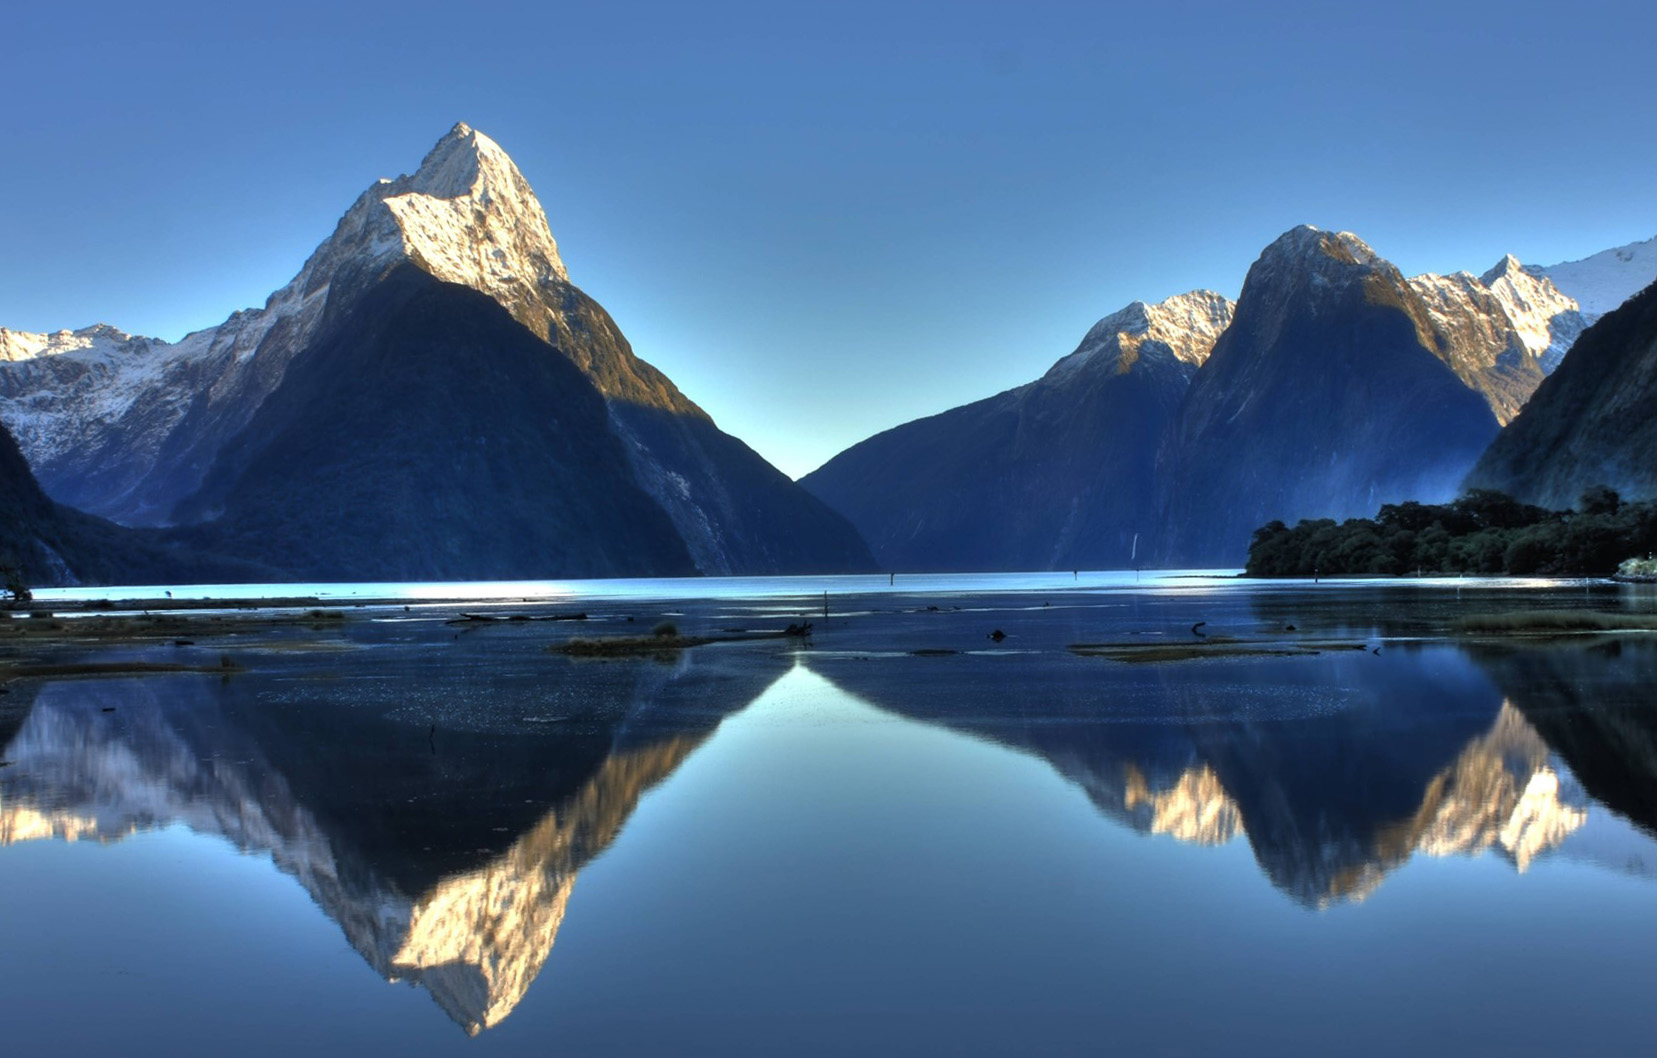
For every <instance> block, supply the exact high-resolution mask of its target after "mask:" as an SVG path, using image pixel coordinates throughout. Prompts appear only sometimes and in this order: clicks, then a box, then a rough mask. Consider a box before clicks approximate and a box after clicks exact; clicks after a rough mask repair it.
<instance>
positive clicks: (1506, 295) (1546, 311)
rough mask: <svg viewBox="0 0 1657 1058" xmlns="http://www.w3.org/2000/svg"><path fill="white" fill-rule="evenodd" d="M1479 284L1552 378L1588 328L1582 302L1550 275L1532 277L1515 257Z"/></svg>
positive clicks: (1499, 263) (1501, 264)
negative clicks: (1498, 306)
mask: <svg viewBox="0 0 1657 1058" xmlns="http://www.w3.org/2000/svg"><path fill="white" fill-rule="evenodd" d="M1479 282H1481V283H1483V284H1484V286H1485V288H1486V289H1488V290H1489V291H1490V293H1491V294H1493V295H1495V298H1496V300H1497V301H1498V302H1500V303H1501V306H1502V311H1503V312H1505V313H1507V318H1508V319H1509V320H1511V321H1513V327H1514V329H1515V330H1516V331H1517V332H1518V334H1519V340H1520V341H1522V342H1524V344H1525V348H1526V349H1527V350H1529V351H1530V354H1531V355H1532V356H1534V357H1536V358H1537V360H1539V361H1540V362H1541V364H1542V371H1543V373H1545V374H1550V375H1551V374H1552V373H1553V369H1554V368H1556V367H1558V366H1559V362H1560V361H1561V360H1563V359H1564V358H1565V354H1566V353H1568V352H1570V349H1571V346H1572V345H1574V344H1576V340H1577V337H1578V336H1579V335H1581V334H1582V332H1583V330H1584V329H1586V328H1587V326H1588V323H1587V321H1586V320H1585V319H1584V318H1583V312H1582V307H1581V305H1580V303H1579V302H1578V301H1577V300H1576V299H1575V298H1573V297H1571V296H1570V295H1569V294H1566V293H1565V292H1564V291H1562V290H1560V289H1559V287H1558V285H1557V284H1555V283H1554V281H1553V280H1551V279H1549V278H1548V277H1547V276H1545V275H1542V276H1539V275H1534V274H1532V273H1531V272H1530V271H1528V270H1527V269H1526V268H1525V267H1524V266H1523V265H1521V264H1520V263H1519V259H1518V258H1517V257H1514V256H1513V255H1512V254H1508V255H1507V256H1506V257H1503V258H1502V259H1501V260H1500V261H1499V262H1497V264H1496V266H1495V267H1494V268H1492V269H1490V271H1488V272H1486V273H1485V274H1484V275H1482V276H1480V277H1479Z"/></svg>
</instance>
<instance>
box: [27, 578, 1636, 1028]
mask: <svg viewBox="0 0 1657 1058" xmlns="http://www.w3.org/2000/svg"><path fill="white" fill-rule="evenodd" d="M1086 576H1088V575H1087V574H1083V575H1082V577H1086ZM1082 577H1077V578H1071V577H1070V576H1069V575H1068V574H1066V575H1061V576H1059V577H1052V576H1050V575H1049V576H1044V577H1042V578H1006V579H1001V580H999V581H996V582H994V583H991V584H988V586H986V584H985V583H984V582H982V578H979V579H975V580H973V581H972V582H970V583H964V584H963V583H955V584H950V585H946V586H945V587H944V588H942V589H940V590H937V591H923V590H922V588H926V587H933V586H931V585H923V586H917V585H915V584H910V585H909V586H908V588H907V589H906V588H905V586H904V584H903V581H904V579H905V578H903V577H901V576H900V577H899V578H898V584H897V585H896V586H895V587H894V586H892V585H889V584H886V583H885V578H881V583H880V584H872V583H871V584H866V585H864V587H868V588H871V589H878V590H870V591H868V592H865V593H861V594H860V593H859V592H857V591H854V590H846V591H837V592H835V593H834V597H833V598H834V601H835V605H834V606H833V612H832V615H831V618H830V619H829V621H827V622H826V623H824V622H822V621H821V615H820V610H819V611H817V621H818V626H817V630H816V635H815V636H814V637H813V643H812V645H811V646H810V647H809V648H807V649H801V648H798V647H796V646H794V645H792V644H790V643H788V642H786V641H780V640H777V641H766V642H761V643H718V644H714V645H711V646H707V647H702V648H698V649H696V650H693V651H688V652H684V653H683V654H681V655H679V656H677V657H662V658H643V659H629V660H623V661H614V662H581V661H575V660H572V659H569V658H565V657H562V656H559V655H552V654H548V653H546V652H545V649H544V648H545V647H546V645H547V644H548V643H550V642H553V641H555V640H558V639H561V638H564V637H567V636H569V635H572V634H576V633H580V634H589V635H590V634H606V633H615V632H631V631H634V630H636V629H639V628H641V627H643V628H648V627H650V626H651V624H652V623H653V622H655V621H658V620H661V619H663V618H664V616H665V617H668V618H669V619H672V620H674V621H675V622H676V623H677V624H678V625H679V627H680V629H681V630H682V631H686V632H715V631H718V630H720V629H725V628H734V627H745V628H750V629H754V628H762V627H770V626H771V625H774V624H777V623H779V622H781V621H782V620H783V619H784V618H787V619H789V620H795V619H798V618H797V617H796V615H800V616H804V615H805V614H807V613H809V612H812V608H813V607H820V598H816V597H814V596H816V595H817V594H818V593H820V592H821V591H822V590H826V589H822V588H821V587H819V586H818V585H817V583H816V582H811V583H806V582H803V581H802V582H788V583H786V584H784V585H782V586H775V587H774V590H773V589H768V590H749V591H747V593H746V594H743V593H741V592H738V591H737V590H735V589H732V590H729V591H726V590H725V589H724V588H720V589H718V590H714V591H708V590H706V588H705V584H706V582H702V584H703V585H704V587H703V588H701V589H695V590H692V589H687V590H685V591H682V592H674V591H667V590H662V589H660V588H658V589H657V590H656V591H655V592H653V593H652V592H648V591H643V590H642V589H640V590H635V589H632V588H628V589H625V590H624V589H617V588H605V587H592V586H589V588H588V589H587V590H586V593H585V594H582V595H579V596H578V597H579V598H581V599H582V600H584V601H585V602H587V603H589V604H599V603H602V604H605V605H601V606H596V608H594V609H593V612H592V613H591V614H590V619H589V620H588V621H587V622H584V623H582V625H581V626H580V627H575V625H574V623H565V622H525V623H516V622H499V623H486V624H481V625H480V624H476V623H474V624H470V625H455V624H449V623H447V621H448V619H450V618H452V617H454V616H455V612H454V611H453V610H452V609H450V610H445V609H443V608H442V607H439V606H436V605H433V606H426V607H422V606H419V605H412V608H411V609H410V610H408V611H403V610H402V609H401V607H382V608H380V609H377V610H375V611H372V612H370V613H368V614H363V615H359V616H358V617H357V618H356V619H353V620H350V621H346V622H336V623H335V625H336V626H330V627H323V628H319V629H315V630H313V629H286V630H277V631H271V632H266V633H260V634H253V635H248V636H243V637H233V638H230V639H220V640H209V639H206V638H203V639H201V640H200V645H199V646H197V645H192V646H185V647H174V646H171V645H170V644H167V645H158V646H135V645H129V646H118V647H110V646H102V647H92V646H88V647H85V648H82V649H80V650H79V651H77V652H74V656H75V657H77V658H85V659H107V658H112V657H133V656H140V657H163V658H169V659H175V660H176V659H178V658H181V657H182V658H193V657H196V656H198V655H199V656H200V657H203V658H207V659H214V658H217V657H218V655H219V654H220V653H229V654H231V655H232V656H233V657H234V658H235V659H236V660H237V661H239V662H240V663H241V664H242V665H243V666H244V667H245V670H246V671H243V672H239V673H237V674H235V675H233V676H231V677H228V678H221V677H218V676H211V675H201V674H179V675H151V676H144V677H130V678H107V679H78V680H67V679H57V680H43V679H29V680H16V681H13V682H12V683H11V684H9V686H8V690H9V693H8V694H6V695H5V696H3V697H0V747H3V748H0V760H3V761H5V762H6V766H4V767H0V938H3V943H0V1009H3V1010H4V1011H5V1012H6V1013H7V1015H8V1017H7V1019H6V1026H7V1028H6V1032H7V1036H6V1053H8V1054H115V1053H119V1054H157V1055H160V1054H168V1055H176V1054H222V1053H226V1052H230V1051H233V1052H235V1053H241V1054H251V1055H263V1054H271V1055H276V1054H282V1055H290V1054H294V1053H316V1054H360V1053H400V1054H408V1055H426V1054H434V1055H441V1054H473V1053H476V1054H484V1053H491V1054H493V1053H499V1054H537V1055H539V1054H549V1053H559V1054H571V1055H588V1054H618V1055H637V1054H756V1055H758V1054H767V1055H772V1054H816V1053H823V1054H849V1053H856V1054H866V1053H878V1054H887V1053H889V1054H909V1053H981V1054H998V1053H1009V1052H1019V1053H1054V1054H1096V1053H1101V1052H1119V1053H1127V1054H1170V1055H1179V1054H1190V1055H1211V1054H1299V1053H1307V1054H1311V1053H1327V1052H1339V1053H1344V1054H1398V1053H1404V1052H1408V1053H1425V1054H1440V1053H1443V1054H1458V1055H1465V1054H1561V1053H1567V1054H1608V1055H1621V1054H1644V1053H1650V1052H1651V1050H1652V1049H1653V1047H1654V1046H1657V1041H1654V1038H1653V1037H1654V1030H1657V1012H1654V1009H1653V1007H1652V1005H1651V1003H1650V996H1651V994H1652V990H1653V986H1654V985H1657V960H1654V959H1653V958H1652V951H1653V941H1654V940H1657V842H1654V840H1653V836H1652V835H1653V827H1654V826H1657V704H1654V703H1653V702H1652V700H1651V697H1652V696H1651V693H1650V689H1651V687H1652V686H1654V684H1657V640H1654V639H1652V638H1651V637H1645V636H1639V635H1631V636H1609V637H1591V638H1589V637H1571V638H1568V639H1561V640H1557V641H1552V642H1547V643H1531V644H1527V645H1522V646H1521V645H1516V644H1515V643H1514V642H1511V641H1508V642H1483V643H1480V642H1469V641H1460V640H1457V641H1450V640H1446V639H1445V638H1444V637H1442V636H1440V635H1437V634H1435V633H1437V632H1442V630H1443V628H1444V627H1445V625H1446V623H1447V622H1448V621H1450V620H1451V619H1453V618H1454V616H1455V615H1457V614H1459V613H1462V612H1467V611H1469V610H1484V611H1490V610H1504V609H1515V608H1534V607H1551V608H1561V607H1583V606H1592V607H1593V608H1596V609H1610V610H1614V609H1626V608H1638V609H1651V602H1652V599H1651V598H1650V597H1649V596H1648V595H1642V594H1637V593H1633V592H1626V591H1619V590H1617V589H1614V588H1610V587H1607V586H1603V585H1588V584H1573V585H1566V586H1563V587H1553V588H1549V589H1541V588H1538V587H1536V586H1535V585H1515V584H1495V583H1489V582H1478V583H1468V584H1463V585H1460V586H1455V585H1447V584H1446V583H1444V582H1439V583H1434V584H1430V585H1410V584H1402V585H1400V584H1397V583H1392V584H1389V585H1387V586H1379V585H1366V586H1340V585H1324V586H1319V587H1317V588H1315V589H1314V588H1310V587H1308V586H1306V585H1304V584H1301V585H1236V584H1233V583H1215V582H1206V581H1203V580H1200V579H1196V578H1179V580H1178V581H1177V582H1169V581H1164V580H1159V581H1157V582H1155V583H1153V584H1152V585H1149V586H1142V587H1140V588H1135V587H1134V586H1133V585H1132V584H1131V583H1129V582H1128V581H1127V579H1126V578H1131V577H1132V574H1128V575H1126V577H1122V576H1117V577H1116V579H1115V580H1113V581H1111V582H1109V583H1106V582H1105V581H1104V579H1103V575H1101V578H1100V579H1099V580H1098V581H1095V582H1094V583H1091V584H1082V585H1080V587H1078V586H1077V584H1078V582H1080V581H1081V579H1082ZM1067 581H1068V582H1069V583H1066V582H1067ZM311 587H314V586H311ZM378 587H383V586H378ZM361 588H362V586H350V587H347V588H344V589H335V590H334V594H333V597H335V598H341V599H349V597H350V596H349V594H348V593H349V592H350V591H355V590H360V589H361ZM267 594H269V592H268V591H267ZM276 594H319V593H317V592H313V591H298V592H296V591H294V590H293V589H292V588H289V589H286V590H284V591H280V592H276ZM503 595H504V596H507V597H509V598H512V599H514V600H516V599H524V598H533V599H537V600H541V601H542V602H550V603H552V604H554V605H555V606H561V605H562V604H563V602H564V601H567V598H569V597H568V596H561V595H558V594H556V593H552V592H542V591H534V592H531V591H519V590H517V589H516V587H514V590H512V591H510V592H500V591H495V592H493V593H489V592H484V591H482V590H481V589H480V590H479V591H477V592H475V593H472V592H469V593H465V594H464V595H457V594H454V593H450V594H446V595H445V594H442V593H440V592H436V593H430V594H428V595H425V596H422V595H413V594H411V595H403V596H393V595H389V594H386V593H384V592H383V591H381V592H380V593H378V594H374V595H372V596H371V597H375V598H392V597H399V598H409V599H411V603H412V600H416V599H419V598H449V599H453V598H460V597H475V598H481V597H485V596H503ZM99 597H103V596H99ZM214 597H215V598H217V597H220V596H214ZM612 604H613V605H612ZM500 605H501V606H502V607H507V606H508V604H506V603H501V604H500ZM523 612H524V613H526V614H534V613H536V612H537V611H536V610H534V609H533V608H529V609H524V610H523ZM629 618H631V620H629ZM1198 621H1201V622H1204V624H1203V625H1202V627H1201V628H1200V629H1199V631H1200V632H1204V633H1207V634H1209V635H1210V636H1222V635H1237V636H1239V637H1244V638H1254V639H1262V641H1264V640H1271V641H1273V642H1280V643H1289V644H1298V645H1300V646H1301V647H1302V648H1304V647H1305V646H1307V645H1312V646H1316V647H1317V648H1318V649H1319V651H1320V652H1319V653H1316V654H1301V655H1295V656H1269V655H1264V656H1247V657H1236V658H1227V659H1205V660H1199V661H1187V662H1178V663H1164V664H1150V665H1129V664H1122V663H1119V662H1115V661H1110V660H1106V659H1103V658H1097V657H1084V656H1078V655H1076V654H1074V653H1072V652H1071V651H1069V650H1067V649H1066V647H1067V645H1068V644H1072V643H1078V642H1099V641H1105V640H1110V641H1136V642H1137V641H1143V642H1145V643H1152V644H1160V643H1167V644H1178V643H1186V642H1189V641H1191V640H1192V639H1193V634H1192V631H1191V627H1190V626H1191V625H1193V624H1195V623H1196V622H1198ZM1291 625H1292V626H1294V630H1293V632H1289V631H1287V629H1288V626H1291ZM997 628H999V629H1002V630H1004V631H1005V632H1006V633H1007V638H1006V639H1004V640H1002V641H999V642H997V641H994V640H991V639H989V638H988V633H989V632H990V631H992V630H994V629H997ZM1337 647H1338V649H1337ZM915 650H922V651H926V652H927V653H923V654H920V655H917V654H914V653H912V651H915ZM945 651H952V652H953V653H943V652H945ZM11 656H14V655H7V657H11ZM0 660H3V659H0ZM388 982H392V983H390V984H388ZM393 1049H395V1050H393Z"/></svg>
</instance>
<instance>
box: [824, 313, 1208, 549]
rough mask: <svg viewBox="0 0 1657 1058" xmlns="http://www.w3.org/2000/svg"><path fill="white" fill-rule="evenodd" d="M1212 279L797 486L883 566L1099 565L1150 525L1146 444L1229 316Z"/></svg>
mask: <svg viewBox="0 0 1657 1058" xmlns="http://www.w3.org/2000/svg"><path fill="white" fill-rule="evenodd" d="M1231 313H1232V303H1231V301H1230V300H1229V299H1227V298H1225V297H1223V296H1221V295H1219V294H1216V293H1214V292H1213V291H1207V290H1199V291H1193V292H1191V293H1189V294H1181V295H1179V296H1177V297H1172V298H1169V299H1168V300H1166V301H1163V302H1159V303H1157V304H1154V305H1148V304H1146V303H1144V302H1138V301H1136V302H1134V303H1133V304H1131V305H1129V306H1127V307H1126V308H1124V309H1122V310H1120V311H1118V312H1115V313H1112V314H1111V315H1109V316H1106V317H1105V318H1104V319H1102V320H1100V321H1099V322H1098V323H1096V324H1095V325H1094V326H1093V327H1092V328H1090V329H1089V330H1088V332H1087V334H1086V335H1085V336H1084V337H1083V338H1082V341H1081V344H1080V345H1078V346H1077V347H1076V350H1075V351H1074V352H1072V353H1070V354H1069V355H1068V356H1065V357H1064V358H1062V359H1061V360H1059V361H1058V362H1057V363H1056V364H1054V365H1053V366H1052V368H1051V369H1049V370H1048V371H1047V373H1046V374H1044V375H1043V376H1042V377H1041V378H1039V379H1037V380H1036V381H1034V382H1031V383H1028V384H1026V385H1023V386H1020V387H1018V388H1017V389H1012V390H1008V391H1006V392H1004V393H1000V394H998V395H996V396H994V397H990V398H988V399H986V400H981V401H977V402H975V403H973V404H968V405H965V406H964V407H960V408H955V409H952V410H950V411H947V412H944V413H943V414H941V415H935V416H932V417H931V418H927V419H919V420H916V421H914V422H911V423H906V424H905V425H902V426H899V427H896V428H894V429H891V430H888V431H886V432H885V433H882V434H878V435H876V436H874V437H871V438H869V439H868V440H866V441H863V442H861V443H859V444H857V445H854V446H852V447H851V448H849V449H847V450H846V451H844V452H842V453H840V454H839V455H837V456H835V457H834V458H833V459H831V460H829V461H828V462H827V463H825V464H824V465H823V466H822V467H820V468H818V469H817V470H815V471H813V472H812V473H810V474H808V475H806V476H805V477H804V478H801V479H800V483H801V484H802V485H804V486H805V487H806V488H807V489H809V490H811V491H812V492H813V493H814V494H816V495H817V496H819V497H821V498H822V499H823V500H825V501H827V502H828V503H829V504H830V505H831V506H833V507H834V508H835V509H836V510H838V511H840V512H841V513H842V514H845V515H846V516H847V517H849V518H850V519H851V521H852V524H853V525H855V526H857V528H858V529H859V530H860V531H861V532H862V533H863V534H864V538H865V539H867V540H868V541H869V542H870V545H871V546H872V547H873V548H874V549H875V554H876V556H877V557H878V558H879V559H880V561H881V562H882V563H883V564H885V565H886V566H888V567H890V568H894V569H905V570H917V569H921V570H924V569H1076V568H1082V567H1086V568H1095V569H1112V568H1123V567H1126V566H1128V565H1131V564H1132V563H1133V562H1134V561H1135V558H1136V549H1137V547H1138V544H1137V543H1136V537H1138V536H1139V535H1141V534H1144V535H1145V536H1146V537H1147V539H1148V538H1149V534H1150V530H1151V527H1152V523H1151V516H1152V502H1153V495H1154V481H1153V477H1154V472H1155V465H1154V461H1155V451H1156V449H1155V443H1156V438H1157V437H1159V436H1160V435H1161V434H1162V432H1163V430H1164V429H1166V427H1167V424H1168V422H1169V419H1170V417H1171V416H1172V415H1173V412H1174V409H1175V408H1177V407H1178V405H1179V401H1180V398H1181V397H1182V395H1183V394H1184V392H1185V388H1186V386H1187V385H1188V384H1189V382H1190V379H1191V376H1192V374H1193V372H1195V371H1196V370H1197V369H1198V367H1199V366H1200V365H1201V364H1202V362H1203V361H1204V359H1206V358H1207V356H1208V351H1209V350H1210V349H1211V348H1212V347H1213V345H1214V342H1215V341H1216V340H1217V339H1218V338H1219V336H1220V334H1221V333H1222V332H1223V331H1224V330H1225V329H1226V326H1227V325H1228V324H1229V323H1230V322H1231Z"/></svg>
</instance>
